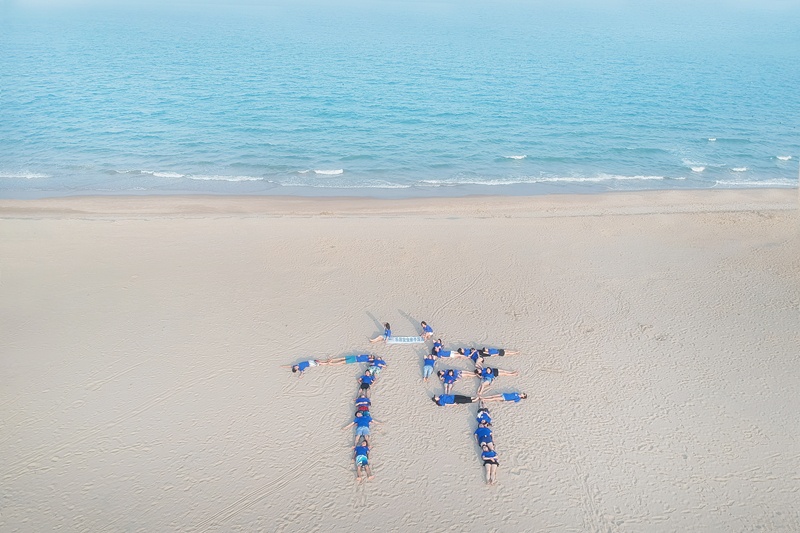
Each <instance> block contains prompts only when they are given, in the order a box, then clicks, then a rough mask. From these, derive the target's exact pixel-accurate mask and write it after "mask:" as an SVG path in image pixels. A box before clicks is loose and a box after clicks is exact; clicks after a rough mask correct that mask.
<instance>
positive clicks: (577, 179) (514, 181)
mask: <svg viewBox="0 0 800 533" xmlns="http://www.w3.org/2000/svg"><path fill="white" fill-rule="evenodd" d="M665 179H667V178H666V177H664V176H618V175H612V174H600V175H598V176H591V177H586V176H560V177H546V178H541V177H538V178H535V177H529V176H521V177H518V178H502V179H479V178H476V179H450V180H421V181H420V182H419V183H420V184H421V185H426V186H432V187H447V186H456V185H490V186H496V185H525V184H535V183H603V182H608V181H650V180H665ZM672 179H676V180H682V179H685V178H672Z"/></svg>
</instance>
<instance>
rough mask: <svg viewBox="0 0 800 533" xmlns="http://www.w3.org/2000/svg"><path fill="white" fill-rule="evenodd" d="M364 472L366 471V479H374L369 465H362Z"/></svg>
mask: <svg viewBox="0 0 800 533" xmlns="http://www.w3.org/2000/svg"><path fill="white" fill-rule="evenodd" d="M364 470H366V471H367V479H375V476H373V475H372V468H370V466H369V465H364Z"/></svg>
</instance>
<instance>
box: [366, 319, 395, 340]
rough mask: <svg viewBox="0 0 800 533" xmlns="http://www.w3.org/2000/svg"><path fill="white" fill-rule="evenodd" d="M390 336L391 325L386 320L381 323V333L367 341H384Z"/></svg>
mask: <svg viewBox="0 0 800 533" xmlns="http://www.w3.org/2000/svg"><path fill="white" fill-rule="evenodd" d="M391 336H392V327H391V326H390V325H389V323H388V322H386V323H384V324H383V335H378V336H377V337H375V338H374V339H370V340H369V342H381V341H383V342H386V341H387V340H389V337H391Z"/></svg>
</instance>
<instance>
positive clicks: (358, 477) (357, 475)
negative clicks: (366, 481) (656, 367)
mask: <svg viewBox="0 0 800 533" xmlns="http://www.w3.org/2000/svg"><path fill="white" fill-rule="evenodd" d="M356 479H357V480H358V482H359V483H361V465H356Z"/></svg>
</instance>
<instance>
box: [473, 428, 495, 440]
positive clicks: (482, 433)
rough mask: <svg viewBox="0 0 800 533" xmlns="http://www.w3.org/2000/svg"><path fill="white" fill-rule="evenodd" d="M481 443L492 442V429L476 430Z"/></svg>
mask: <svg viewBox="0 0 800 533" xmlns="http://www.w3.org/2000/svg"><path fill="white" fill-rule="evenodd" d="M475 434H476V435H477V436H478V441H479V442H492V428H480V427H479V428H478V429H476V430H475Z"/></svg>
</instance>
